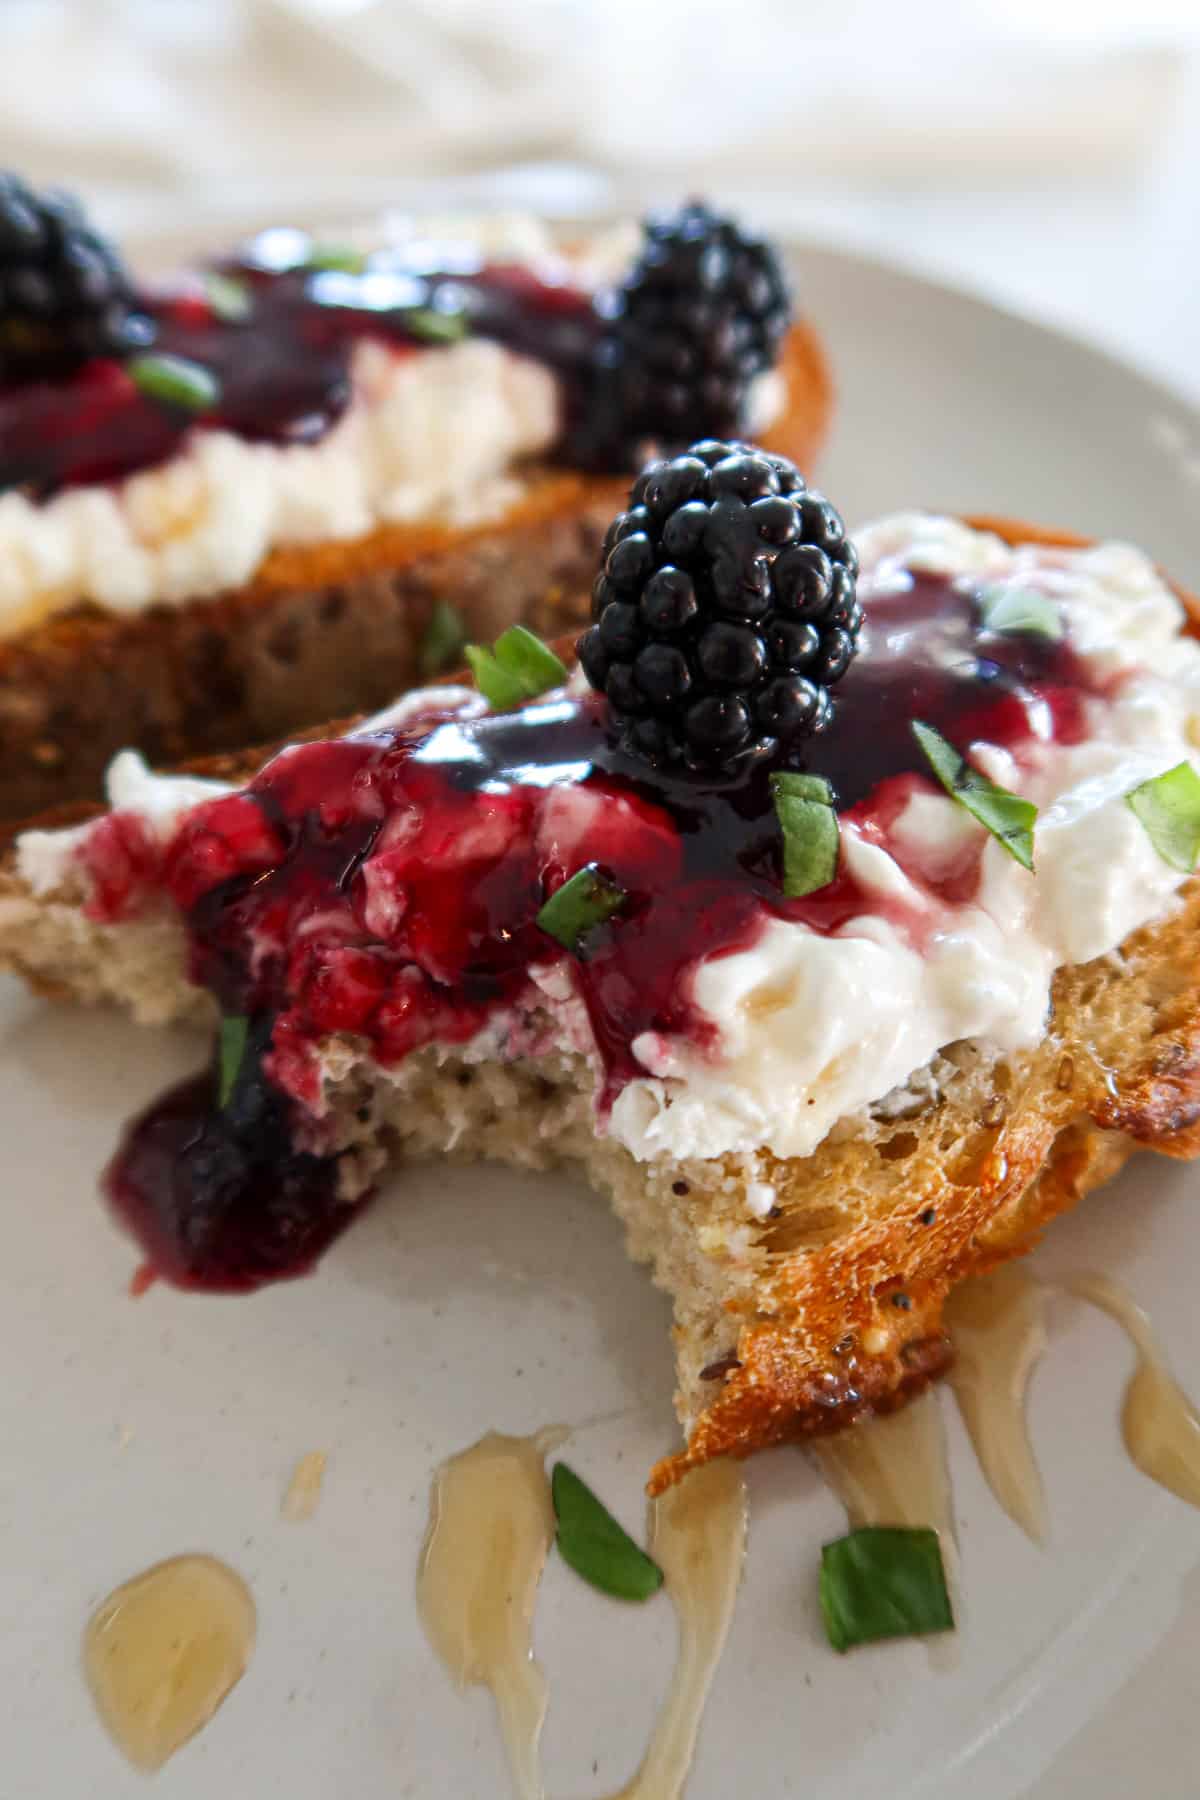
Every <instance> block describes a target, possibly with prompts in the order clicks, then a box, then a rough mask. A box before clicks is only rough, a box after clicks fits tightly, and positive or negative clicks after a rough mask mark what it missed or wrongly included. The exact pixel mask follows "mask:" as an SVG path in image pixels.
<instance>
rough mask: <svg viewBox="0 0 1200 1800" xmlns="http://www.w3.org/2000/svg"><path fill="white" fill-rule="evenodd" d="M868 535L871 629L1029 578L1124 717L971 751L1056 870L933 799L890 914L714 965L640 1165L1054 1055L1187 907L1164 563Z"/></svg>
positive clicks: (1098, 712) (764, 1198)
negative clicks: (1150, 801)
mask: <svg viewBox="0 0 1200 1800" xmlns="http://www.w3.org/2000/svg"><path fill="white" fill-rule="evenodd" d="M857 541H858V544H859V549H860V555H861V557H862V565H863V573H862V578H861V591H862V593H863V596H864V599H865V600H866V602H867V606H868V613H869V608H870V596H871V593H872V592H873V591H879V590H881V589H885V588H887V587H889V586H892V585H894V584H895V583H896V582H897V581H898V580H901V579H902V578H903V571H904V570H905V568H913V567H922V568H926V569H931V570H936V571H938V572H941V573H945V574H947V575H950V576H958V575H967V576H970V577H972V578H978V577H979V576H980V575H982V576H984V577H985V578H986V579H987V580H988V581H996V582H1006V581H1012V582H1018V583H1020V584H1021V585H1022V586H1026V587H1036V588H1038V589H1040V590H1042V591H1044V592H1046V593H1049V594H1052V595H1053V597H1054V599H1055V600H1056V602H1057V603H1058V604H1059V605H1060V606H1061V607H1062V608H1063V611H1064V613H1065V616H1066V618H1067V621H1068V625H1069V631H1070V636H1071V639H1072V642H1073V646H1074V648H1075V649H1076V650H1077V651H1078V653H1079V654H1080V655H1081V656H1083V657H1084V659H1085V660H1086V661H1087V663H1088V664H1089V666H1090V668H1091V669H1092V670H1093V672H1094V673H1095V674H1096V675H1097V676H1109V675H1112V674H1113V673H1115V672H1121V673H1122V676H1123V678H1122V680H1121V681H1120V683H1119V684H1118V686H1117V688H1116V690H1115V692H1114V695H1113V697H1112V698H1111V699H1107V700H1105V699H1092V700H1089V701H1088V702H1087V705H1088V709H1089V710H1088V720H1089V732H1088V735H1087V736H1086V738H1085V739H1084V740H1083V741H1082V742H1080V743H1077V744H1074V745H1069V746H1065V745H1058V744H1054V743H1047V744H1045V745H1044V746H1042V747H1041V749H1040V750H1039V751H1038V752H1037V753H1036V755H1035V756H1034V757H1033V758H1032V760H1029V759H1026V758H1023V759H1022V762H1021V763H1020V764H1018V763H1017V762H1016V760H1015V759H1013V758H1012V757H1011V755H1010V754H1009V753H1008V752H1007V751H1006V750H1004V749H1003V748H1001V747H1000V746H997V745H982V744H980V745H975V746H972V757H973V760H974V761H975V762H976V763H977V764H978V765H979V766H980V767H983V766H986V767H987V768H988V770H989V772H991V773H992V774H993V778H994V779H998V780H1003V781H1004V782H1005V783H1006V785H1010V786H1012V787H1014V788H1016V789H1017V790H1019V791H1020V792H1022V793H1023V794H1025V795H1026V796H1027V797H1028V798H1030V799H1032V800H1033V801H1034V802H1035V804H1036V805H1037V806H1038V808H1039V815H1038V820H1037V825H1036V829H1035V837H1034V841H1035V863H1036V869H1037V873H1036V875H1031V874H1030V873H1029V872H1028V871H1026V870H1025V869H1023V868H1022V867H1020V865H1018V864H1017V863H1016V862H1015V861H1014V860H1013V859H1012V858H1011V857H1010V856H1009V855H1007V854H1006V852H1005V851H1004V850H1003V849H1002V848H1001V846H1000V845H999V844H998V843H996V842H995V841H994V840H993V839H991V838H990V837H988V836H987V834H986V833H985V831H984V829H983V827H982V826H980V825H978V824H977V823H976V822H975V821H974V820H973V819H972V818H971V817H970V816H969V815H968V814H967V813H966V812H965V811H964V810H963V809H962V808H961V807H960V806H958V805H957V804H956V803H955V802H954V801H952V800H951V799H950V798H949V797H948V796H945V795H942V794H940V793H936V792H932V791H928V790H921V791H917V792H915V793H914V794H913V796H912V797H911V799H910V800H909V802H908V804H907V806H906V808H905V810H904V811H903V812H902V814H901V815H900V817H899V818H898V819H897V820H896V821H895V822H894V823H893V824H892V826H891V827H890V830H889V834H888V843H889V848H888V849H886V850H885V849H883V848H881V847H880V846H879V845H878V844H877V843H871V842H868V841H866V839H865V838H864V837H863V835H862V833H861V831H860V830H859V829H858V828H857V827H856V826H855V825H854V824H853V823H851V822H844V823H843V830H842V843H843V853H844V856H845V858H846V861H847V864H848V866H849V868H850V870H851V872H852V873H853V875H854V877H855V879H856V881H857V883H858V884H859V886H860V887H861V888H862V889H863V890H864V891H865V892H866V893H867V895H868V896H870V898H871V900H873V901H875V902H877V904H878V907H879V910H870V909H867V910H864V913H863V915H862V916H861V917H859V918H855V919H851V920H850V921H849V922H848V923H846V924H845V925H843V926H842V927H841V928H840V929H839V930H838V931H836V932H835V933H833V934H832V935H829V936H826V935H822V934H818V933H815V932H813V931H810V930H809V929H808V928H806V927H805V926H803V925H800V924H796V923H793V922H790V921H787V920H783V919H778V918H771V919H769V920H768V921H767V922H766V924H765V926H764V928H763V930H762V932H761V934H760V936H759V937H758V939H757V940H756V942H755V943H754V944H753V946H752V947H751V948H749V949H747V950H744V951H739V952H737V953H735V954H732V955H727V956H719V957H714V958H711V959H707V960H703V961H701V962H700V963H699V964H698V965H697V967H696V969H695V971H694V974H693V976H692V989H691V992H692V999H693V1001H694V1003H695V1005H696V1006H697V1007H698V1008H699V1009H700V1011H701V1012H702V1013H703V1014H704V1015H705V1016H706V1017H707V1018H708V1019H709V1020H710V1021H711V1023H712V1025H713V1027H714V1031H715V1046H708V1047H706V1048H704V1049H701V1048H699V1047H698V1046H697V1044H696V1043H695V1042H694V1041H693V1040H692V1039H691V1038H688V1037H684V1036H678V1037H676V1036H668V1035H663V1034H646V1035H645V1036H644V1037H642V1038H640V1039H638V1041H637V1042H636V1043H635V1045H634V1046H633V1048H634V1053H635V1056H636V1058H637V1060H638V1061H639V1062H640V1063H641V1065H642V1067H643V1068H644V1069H645V1071H646V1073H645V1076H644V1077H643V1078H640V1079H638V1080H635V1081H633V1082H631V1083H629V1085H628V1086H626V1087H625V1088H624V1090H623V1091H622V1092H621V1093H620V1095H619V1096H618V1098H617V1100H616V1103H615V1105H614V1107H613V1110H612V1114H611V1118H610V1120H609V1123H608V1125H607V1129H609V1130H610V1131H611V1132H612V1133H613V1135H614V1136H615V1137H617V1138H618V1139H619V1140H620V1141H621V1142H622V1143H623V1144H624V1145H625V1146H626V1147H627V1148H628V1149H629V1150H630V1151H632V1153H633V1154H634V1155H635V1156H637V1157H639V1158H641V1159H649V1158H653V1157H656V1156H671V1157H673V1158H682V1157H689V1156H718V1155H724V1154H733V1155H738V1156H741V1157H744V1158H753V1157H754V1155H755V1153H756V1152H758V1151H760V1150H763V1149H767V1150H770V1151H772V1152H774V1153H775V1154H776V1155H779V1156H804V1155H807V1154H808V1153H810V1152H811V1151H812V1150H814V1149H815V1148H816V1146H817V1145H818V1144H819V1143H820V1142H821V1141H822V1139H823V1138H824V1137H825V1136H826V1135H827V1134H828V1132H829V1131H830V1130H831V1128H832V1127H833V1126H834V1124H835V1123H837V1122H838V1121H839V1120H841V1119H844V1118H846V1117H849V1116H853V1115H854V1114H856V1113H858V1112H861V1111H862V1110H863V1109H864V1108H866V1107H868V1106H870V1105H872V1104H873V1103H874V1102H877V1101H881V1100H883V1099H884V1097H885V1096H887V1095H889V1094H891V1093H892V1092H893V1090H897V1089H900V1088H901V1087H902V1086H903V1085H904V1084H911V1082H912V1081H913V1078H914V1077H915V1076H916V1075H917V1072H918V1071H920V1070H921V1069H922V1068H923V1067H924V1065H925V1064H927V1063H928V1062H929V1061H930V1059H931V1058H932V1057H934V1056H935V1055H936V1054H937V1052H938V1051H939V1050H940V1049H942V1048H944V1047H945V1046H946V1045H947V1044H949V1043H952V1042H955V1041H957V1040H960V1039H973V1040H976V1041H978V1042H979V1043H980V1044H982V1045H984V1046H986V1047H988V1048H992V1049H995V1050H997V1051H1000V1052H1007V1051H1012V1050H1016V1049H1019V1048H1020V1047H1021V1046H1022V1045H1028V1044H1030V1043H1032V1042H1034V1041H1036V1039H1037V1037H1038V1036H1039V1034H1040V1032H1041V1031H1042V1030H1043V1028H1044V1023H1045V1018H1046V1011H1047V1005H1048V1000H1049V991H1050V982H1051V979H1052V976H1053V974H1054V971H1055V969H1056V968H1058V967H1060V966H1061V965H1063V964H1065V963H1071V962H1080V961H1086V960H1090V959H1091V958H1093V957H1096V956H1100V955H1103V954H1105V953H1106V952H1108V951H1111V950H1113V949H1115V948H1116V946H1117V945H1118V944H1119V943H1120V942H1121V940H1122V939H1123V938H1124V937H1126V936H1127V935H1128V933H1129V932H1130V931H1132V930H1134V929H1135V928H1136V927H1138V926H1139V925H1141V924H1144V923H1145V922H1147V921H1148V920H1150V919H1153V918H1155V917H1157V916H1159V915H1161V914H1163V913H1164V912H1165V911H1167V910H1168V909H1169V908H1170V906H1171V905H1172V904H1173V898H1174V895H1175V892H1176V890H1177V889H1178V887H1179V886H1180V885H1181V883H1182V881H1183V880H1184V879H1185V878H1184V877H1183V876H1182V875H1181V874H1180V873H1179V872H1178V871H1177V870H1175V869H1173V868H1171V867H1170V866H1169V865H1168V864H1167V863H1165V862H1163V861H1162V860H1161V858H1160V857H1159V856H1158V855H1157V854H1156V852H1155V851H1154V849H1153V846H1152V845H1151V843H1150V840H1149V838H1148V837H1147V836H1146V834H1145V832H1144V830H1143V829H1142V827H1141V825H1140V824H1139V823H1138V821H1137V819H1136V818H1135V816H1134V814H1133V813H1132V811H1131V810H1130V808H1129V807H1128V806H1127V805H1126V802H1125V796H1126V795H1127V794H1128V793H1129V791H1130V789H1131V788H1133V787H1135V786H1136V785H1137V784H1138V783H1140V782H1142V781H1144V780H1147V779H1148V778H1150V777H1152V776H1154V775H1157V774H1160V773H1162V772H1163V771H1164V770H1166V769H1169V768H1172V767H1174V765H1175V764H1177V763H1179V762H1181V761H1183V760H1185V759H1187V760H1190V761H1191V762H1192V763H1193V765H1196V766H1200V751H1198V750H1197V748H1196V743H1197V742H1200V645H1198V644H1197V643H1195V642H1193V641H1192V640H1190V639H1188V638H1184V637H1182V636H1181V625H1182V622H1183V615H1182V608H1181V607H1180V605H1179V603H1178V601H1177V600H1176V599H1175V597H1174V595H1173V594H1172V593H1171V591H1170V589H1169V588H1168V587H1167V586H1166V585H1165V583H1164V582H1163V581H1162V579H1161V578H1160V577H1159V576H1158V574H1157V573H1156V572H1155V570H1154V568H1153V565H1152V564H1151V563H1150V562H1149V561H1148V559H1147V558H1146V557H1144V556H1143V555H1142V554H1141V553H1140V552H1138V551H1136V550H1133V549H1130V548H1128V547H1127V546H1123V545H1103V546H1100V547H1098V548H1096V549H1091V550H1080V551H1067V552H1064V551H1059V550H1052V549H1040V548H1037V547H1033V546H1025V547H1020V548H1017V549H1009V548H1008V547H1007V546H1005V545H1004V544H1003V543H1002V542H1001V541H1000V539H998V538H995V537H992V536H990V535H989V534H986V533H980V532H974V531H971V530H969V529H968V528H966V527H965V526H963V525H961V524H960V523H959V522H957V521H955V520H952V519H944V518H938V517H934V516H930V515H923V514H922V515H910V514H905V515H901V516H898V517H896V518H893V519H887V520H884V521H882V522H881V523H879V524H877V525H874V526H869V527H868V528H867V529H866V530H865V531H863V532H862V533H861V534H860V535H859V537H858V540H857ZM448 705H449V706H459V705H461V706H462V708H463V710H464V712H466V713H471V712H475V711H477V710H478V709H479V706H480V701H479V697H478V695H477V694H475V693H474V691H473V690H467V689H440V690H429V691H427V692H426V693H425V694H421V695H416V696H410V697H408V698H406V699H405V700H404V701H402V702H399V703H398V704H397V706H396V707H394V708H391V709H389V710H388V711H387V712H386V713H384V714H380V715H379V716H378V717H377V719H375V720H372V721H371V722H370V724H369V725H368V726H367V727H364V728H363V729H370V728H371V726H374V725H382V724H392V725H395V724H396V723H399V722H403V721H405V720H408V719H415V718H416V717H419V715H420V713H421V712H422V710H424V709H426V708H429V707H433V708H435V709H437V710H439V711H440V710H444V709H445V708H446V707H447V706H448ZM109 785H110V798H111V799H112V801H113V803H114V804H117V805H127V806H132V807H133V808H135V809H136V810H138V811H139V812H141V813H143V815H144V816H146V817H148V818H149V819H151V821H152V822H153V826H154V829H155V830H156V831H157V832H159V833H161V834H164V835H165V834H166V833H167V832H169V830H170V828H171V825H172V824H173V823H174V821H175V820H176V819H177V818H178V817H179V815H180V814H181V813H182V812H183V811H186V809H187V807H188V806H190V805H193V804H195V802H196V800H197V799H198V798H201V797H208V795H209V793H211V792H214V791H220V790H219V788H217V787H215V786H211V785H209V784H197V783H196V782H195V781H193V780H191V779H185V778H180V777H168V776H157V775H151V774H150V773H149V771H148V770H146V768H145V765H144V764H142V763H141V761H140V759H139V758H136V757H134V756H133V755H132V753H128V752H127V753H125V754H124V755H123V756H122V757H119V758H118V759H117V761H116V762H115V763H114V765H113V768H112V770H111V771H110V777H109ZM200 786H203V787H204V789H205V791H204V794H203V796H201V795H200V794H199V793H198V792H197V791H196V790H197V788H198V787H200ZM550 802H551V803H550V804H549V805H548V806H547V808H546V811H545V814H544V816H543V819H542V824H541V831H542V834H543V837H545V836H546V835H547V834H549V835H550V836H552V837H553V838H554V841H555V843H556V844H557V845H558V848H559V850H560V852H561V853H562V854H563V855H567V854H569V853H570V852H571V846H572V844H573V843H576V840H578V839H579V837H580V836H581V835H582V836H583V838H584V839H586V835H587V820H588V817H589V815H590V809H591V808H592V807H593V806H594V805H596V804H609V803H607V802H602V801H598V799H597V797H596V796H594V795H592V794H589V793H587V791H586V790H577V789H556V790H555V791H554V793H553V795H552V796H551V797H550ZM83 829H84V831H86V829H87V828H86V827H85V828H83ZM79 835H80V834H79V833H78V832H75V833H64V832H59V833H46V832H40V833H27V834H25V836H24V837H22V838H21V839H20V840H19V842H18V857H19V862H20V867H21V871H22V873H23V874H24V876H25V878H26V879H27V880H28V881H30V883H31V884H33V885H35V886H36V888H37V889H38V891H48V890H49V889H52V888H53V887H55V886H57V885H58V884H59V882H60V881H61V878H62V876H63V873H64V871H65V869H66V867H67V866H68V865H69V864H70V862H71V860H72V858H73V855H74V851H75V848H76V846H77V844H78V841H79ZM972 842H974V843H977V844H979V845H980V846H981V847H982V876H981V881H980V884H979V888H978V891H977V893H976V895H975V897H974V898H973V899H972V901H971V902H970V903H969V904H963V905H949V904H946V903H944V902H942V901H940V900H939V899H937V898H936V897H933V896H931V895H930V892H929V888H928V886H927V885H926V881H923V880H922V879H921V878H922V877H925V878H926V880H936V879H937V878H938V877H939V876H940V875H941V874H942V873H943V872H944V871H945V870H946V869H948V868H949V867H951V866H952V865H953V864H954V862H955V860H956V858H958V857H959V856H960V855H961V853H962V851H963V848H964V846H965V845H969V844H970V843H972ZM885 914H886V916H885ZM531 973H532V976H533V980H534V983H535V986H536V987H537V988H538V989H539V990H540V993H541V995H542V1000H543V1003H542V1006H541V1007H540V1009H539V1010H540V1011H541V1013H542V1014H543V1016H544V1015H545V1013H546V1011H547V1010H548V1012H549V1014H550V1016H551V1018H552V1021H553V1030H554V1032H555V1033H556V1034H557V1037H556V1045H557V1047H559V1048H564V1049H571V1050H576V1051H582V1052H583V1053H585V1054H594V1051H595V1046H594V1043H593V1041H592V1039H591V1033H590V1026H589V1023H588V1017H587V1012H586V1009H585V1007H584V1006H583V1004H582V1002H581V1001H580V1000H579V998H578V995H577V994H576V992H575V989H574V983H573V978H572V972H571V965H570V963H569V962H566V961H563V962H558V963H555V964H553V965H549V966H548V967H546V968H544V969H535V970H533V971H531ZM540 1029H541V1030H542V1031H543V1033H544V1031H545V1029H546V1028H545V1026H544V1024H543V1026H542V1027H541V1028H540ZM523 1041H525V1039H523V1035H522V1020H521V1019H519V1018H516V1017H510V1016H508V1015H506V1016H505V1017H504V1018H502V1019H493V1020H491V1021H490V1022H489V1025H488V1027H487V1030H486V1033H485V1034H484V1036H483V1037H482V1038H481V1040H480V1046H481V1054H487V1055H494V1054H496V1047H497V1045H508V1046H511V1047H512V1048H511V1051H510V1053H513V1054H515V1053H517V1049H518V1048H519V1046H520V1045H521V1043H522V1042H523ZM542 1047H543V1048H545V1045H544V1044H543V1045H542ZM752 1189H753V1191H752V1193H751V1194H750V1195H749V1198H748V1202H747V1204H748V1206H749V1209H750V1210H751V1211H752V1212H753V1213H754V1214H756V1215H758V1216H761V1215H763V1214H764V1213H765V1212H767V1211H769V1209H770V1205H771V1203H772V1196H771V1192H770V1188H769V1184H767V1183H765V1182H763V1181H761V1180H760V1179H758V1178H757V1177H756V1178H755V1181H754V1182H753V1184H752Z"/></svg>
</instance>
